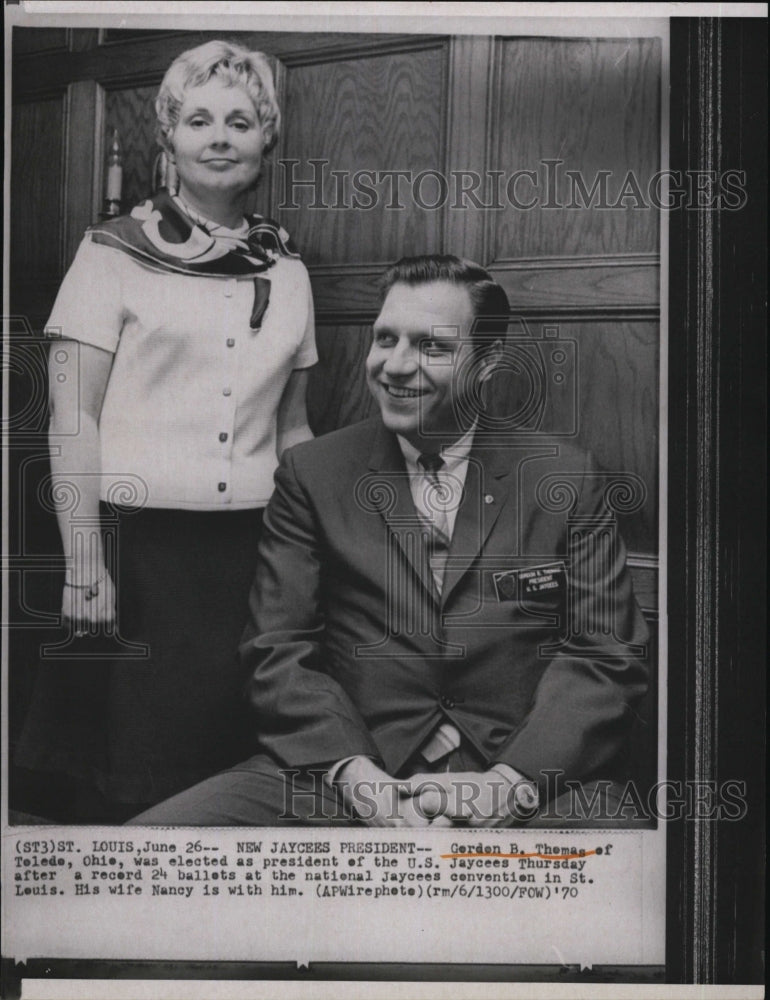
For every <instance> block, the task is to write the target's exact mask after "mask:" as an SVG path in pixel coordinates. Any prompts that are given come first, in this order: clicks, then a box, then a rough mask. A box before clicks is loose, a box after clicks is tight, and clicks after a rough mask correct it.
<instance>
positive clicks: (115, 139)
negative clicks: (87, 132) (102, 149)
mask: <svg viewBox="0 0 770 1000" xmlns="http://www.w3.org/2000/svg"><path fill="white" fill-rule="evenodd" d="M122 195H123V150H122V148H121V145H120V136H119V135H118V130H117V129H113V130H112V142H111V143H110V148H109V152H108V154H107V184H106V191H105V195H104V200H105V202H106V209H105V214H106V215H120V202H121V200H122Z"/></svg>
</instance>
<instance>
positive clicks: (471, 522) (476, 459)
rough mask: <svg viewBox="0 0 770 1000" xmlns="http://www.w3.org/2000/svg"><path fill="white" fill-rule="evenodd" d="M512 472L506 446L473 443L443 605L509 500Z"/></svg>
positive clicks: (453, 540)
mask: <svg viewBox="0 0 770 1000" xmlns="http://www.w3.org/2000/svg"><path fill="white" fill-rule="evenodd" d="M510 472H511V461H510V454H509V453H507V452H506V450H505V449H503V448H500V447H497V448H494V447H490V448H485V447H484V446H483V444H482V445H474V448H473V451H472V452H471V455H470V459H469V461H468V472H467V475H466V477H465V489H464V491H463V499H462V502H461V504H460V508H459V510H458V512H457V519H456V521H455V527H454V532H453V534H452V544H451V546H450V548H449V560H448V562H447V568H446V572H445V574H444V585H443V587H442V590H441V603H442V605H444V604H446V601H447V599H448V598H449V596H450V595H451V593H452V591H453V590H454V588H455V587H456V586H457V584H458V583H459V581H460V579H461V578H462V577H463V575H464V574H465V573H466V572H467V570H468V569H469V567H470V566H471V565H472V564H473V562H475V560H476V559H477V558H478V555H479V553H480V552H481V551H482V549H483V547H484V545H485V543H486V540H487V538H488V537H489V533H490V532H491V530H492V528H493V527H494V525H495V522H496V521H497V519H498V517H499V516H500V513H501V511H502V509H503V507H504V506H505V504H506V503H507V501H508V497H509V493H510V490H511V489H512V480H513V479H514V478H515V477H512V476H510Z"/></svg>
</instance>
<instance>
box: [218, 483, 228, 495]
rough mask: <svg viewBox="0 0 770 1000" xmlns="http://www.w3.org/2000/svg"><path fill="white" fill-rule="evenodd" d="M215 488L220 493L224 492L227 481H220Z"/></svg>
mask: <svg viewBox="0 0 770 1000" xmlns="http://www.w3.org/2000/svg"><path fill="white" fill-rule="evenodd" d="M217 489H218V490H219V492H220V493H224V492H225V490H226V489H227V483H220V484H219V486H218V487H217Z"/></svg>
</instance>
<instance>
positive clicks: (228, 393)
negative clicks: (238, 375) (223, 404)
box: [222, 385, 233, 396]
mask: <svg viewBox="0 0 770 1000" xmlns="http://www.w3.org/2000/svg"><path fill="white" fill-rule="evenodd" d="M232 394H233V390H232V389H231V388H230V386H229V385H226V386H225V387H224V389H223V390H222V395H223V396H232Z"/></svg>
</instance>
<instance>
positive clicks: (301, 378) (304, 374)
mask: <svg viewBox="0 0 770 1000" xmlns="http://www.w3.org/2000/svg"><path fill="white" fill-rule="evenodd" d="M308 375H309V369H307V368H297V369H295V370H294V371H293V372H292V373H291V375H290V376H289V381H288V382H287V383H286V388H285V389H284V390H283V395H282V396H281V402H280V403H279V404H278V413H277V416H276V421H277V445H276V448H277V451H278V458H280V457H281V455H282V454H283V453H284V451H285V450H286V449H287V448H291V446H292V445H294V444H299V443H300V441H309V440H310V438H312V436H313V434H312V432H311V430H310V428H309V427H308V423H307V403H306V397H307V383H308Z"/></svg>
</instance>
